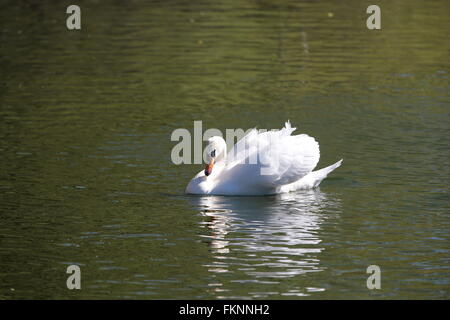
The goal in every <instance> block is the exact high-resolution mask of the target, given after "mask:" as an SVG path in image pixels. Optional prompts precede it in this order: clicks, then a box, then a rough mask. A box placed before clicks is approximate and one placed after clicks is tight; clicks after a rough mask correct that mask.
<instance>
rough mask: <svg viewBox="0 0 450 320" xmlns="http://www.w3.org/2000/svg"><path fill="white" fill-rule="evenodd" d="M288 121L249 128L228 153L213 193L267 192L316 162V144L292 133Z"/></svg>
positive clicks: (277, 187) (297, 178)
mask: <svg viewBox="0 0 450 320" xmlns="http://www.w3.org/2000/svg"><path fill="white" fill-rule="evenodd" d="M294 130H295V128H292V127H291V125H290V123H289V122H286V124H285V127H284V128H283V129H281V130H279V131H268V132H258V131H257V130H256V129H253V130H251V131H250V132H249V133H248V134H247V135H246V136H245V137H244V138H242V139H241V140H239V141H238V143H236V145H235V146H234V147H233V148H232V149H231V150H230V152H229V153H228V156H227V158H228V160H227V165H226V167H225V168H224V170H223V171H222V172H221V174H220V178H219V179H218V181H219V182H218V183H217V185H216V186H215V188H214V190H212V191H213V193H215V194H270V193H277V192H278V189H279V188H280V187H281V186H283V185H286V184H289V183H293V182H295V181H297V180H299V179H301V178H303V177H304V176H306V175H307V174H308V173H310V172H311V171H312V170H313V169H314V168H315V167H316V165H317V163H318V162H319V158H320V151H319V144H318V143H317V142H316V141H315V139H314V138H312V137H310V136H308V135H306V134H301V135H296V136H292V135H291V133H292V132H293V131H294Z"/></svg>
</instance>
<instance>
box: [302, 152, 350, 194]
mask: <svg viewBox="0 0 450 320" xmlns="http://www.w3.org/2000/svg"><path fill="white" fill-rule="evenodd" d="M342 160H344V159H341V160H339V161H338V162H336V163H335V164H332V165H331V166H328V167H326V168H323V169H320V170H317V171H313V172H311V173H310V174H309V175H311V176H312V177H313V178H314V185H313V186H312V187H313V188H315V187H317V186H318V185H319V184H320V183H321V182H322V180H323V179H325V178H326V177H327V176H328V174H329V173H330V172H332V171H333V170H334V169H336V168H339V167H340V166H341V164H342Z"/></svg>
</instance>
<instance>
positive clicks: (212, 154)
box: [211, 149, 216, 158]
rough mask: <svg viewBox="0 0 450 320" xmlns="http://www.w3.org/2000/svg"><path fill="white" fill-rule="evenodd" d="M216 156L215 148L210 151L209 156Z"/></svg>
mask: <svg viewBox="0 0 450 320" xmlns="http://www.w3.org/2000/svg"><path fill="white" fill-rule="evenodd" d="M215 156H216V149H214V150H213V151H212V152H211V157H212V158H214V157H215Z"/></svg>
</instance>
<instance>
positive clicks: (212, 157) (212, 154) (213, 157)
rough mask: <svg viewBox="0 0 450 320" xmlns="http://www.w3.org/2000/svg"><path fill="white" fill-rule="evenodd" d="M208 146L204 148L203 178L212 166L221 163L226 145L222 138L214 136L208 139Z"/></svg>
mask: <svg viewBox="0 0 450 320" xmlns="http://www.w3.org/2000/svg"><path fill="white" fill-rule="evenodd" d="M208 142H209V143H208V146H206V148H205V160H206V168H205V176H209V175H210V174H211V172H212V170H213V167H214V164H215V163H217V162H219V161H222V160H223V159H224V158H225V157H226V153H227V144H226V142H225V140H223V138H222V137H219V136H214V137H211V138H209V139H208Z"/></svg>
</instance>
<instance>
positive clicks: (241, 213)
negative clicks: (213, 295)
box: [192, 190, 339, 282]
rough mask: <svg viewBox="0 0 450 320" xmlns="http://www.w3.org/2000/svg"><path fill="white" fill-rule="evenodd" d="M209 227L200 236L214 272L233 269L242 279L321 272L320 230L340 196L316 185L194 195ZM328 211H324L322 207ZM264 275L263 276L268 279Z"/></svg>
mask: <svg viewBox="0 0 450 320" xmlns="http://www.w3.org/2000/svg"><path fill="white" fill-rule="evenodd" d="M192 201H193V202H194V203H195V205H197V206H198V207H199V209H200V210H201V212H202V214H203V215H204V216H205V217H206V221H205V222H203V223H204V225H205V226H206V227H207V228H208V229H210V230H211V232H210V234H208V235H204V236H203V237H204V238H206V241H207V242H208V243H209V244H210V246H211V248H212V252H213V253H214V258H215V260H214V261H212V263H210V264H209V265H207V267H208V270H209V271H210V272H214V273H220V272H227V271H231V272H234V273H235V274H238V275H240V277H241V278H242V280H241V281H242V282H261V281H263V279H264V278H286V277H293V276H296V275H299V274H304V273H307V272H317V271H322V270H323V267H321V266H320V260H319V254H320V252H321V251H322V250H323V248H322V247H321V246H320V242H321V239H320V238H319V235H320V234H319V231H320V228H321V224H322V222H323V221H324V220H325V219H327V218H333V216H334V215H333V214H330V213H327V212H329V211H330V210H329V209H333V208H336V206H339V201H338V200H337V199H333V198H332V197H331V196H329V195H326V194H324V193H322V192H320V190H309V191H305V192H299V193H287V194H281V195H277V196H272V197H220V196H210V197H193V198H192ZM324 211H327V212H324ZM266 280H267V279H266Z"/></svg>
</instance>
